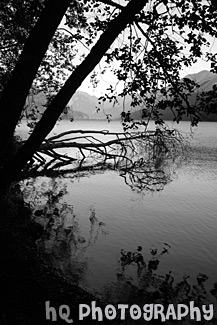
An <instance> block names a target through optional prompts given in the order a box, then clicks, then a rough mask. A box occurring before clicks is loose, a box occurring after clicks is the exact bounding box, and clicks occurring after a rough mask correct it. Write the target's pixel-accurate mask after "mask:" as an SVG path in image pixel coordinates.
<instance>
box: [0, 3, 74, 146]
mask: <svg viewBox="0 0 217 325" xmlns="http://www.w3.org/2000/svg"><path fill="white" fill-rule="evenodd" d="M70 2H71V0H48V1H47V3H46V6H45V8H44V10H43V11H42V14H41V16H40V18H39V19H38V21H37V23H36V24H35V26H34V27H33V29H32V31H31V33H30V36H29V38H28V39H27V41H26V43H25V45H24V48H23V51H22V53H21V55H20V57H19V60H18V62H17V64H16V67H15V68H14V70H13V73H12V76H11V78H10V80H9V82H8V84H7V85H6V87H5V90H4V91H3V93H2V96H1V100H0V107H1V114H0V147H1V149H2V148H3V147H4V145H5V143H6V142H7V140H8V139H11V137H12V136H13V133H14V130H15V128H16V125H17V122H18V121H19V118H20V115H21V113H22V110H23V107H24V105H25V102H26V98H27V96H28V93H29V90H30V88H31V85H32V82H33V80H34V78H35V75H36V73H37V71H38V68H39V66H40V64H41V61H42V59H43V57H44V55H45V53H46V51H47V48H48V46H49V44H50V41H51V39H52V37H53V35H54V33H55V31H56V29H57V27H58V25H59V24H60V22H61V20H62V18H63V15H64V13H65V12H66V10H67V8H68V6H69V4H70Z"/></svg>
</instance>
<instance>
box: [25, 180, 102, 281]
mask: <svg viewBox="0 0 217 325" xmlns="http://www.w3.org/2000/svg"><path fill="white" fill-rule="evenodd" d="M23 186H24V188H23V194H24V198H25V201H26V202H28V204H29V205H30V206H31V207H32V213H33V218H34V220H35V221H36V222H37V223H39V224H41V225H42V226H43V228H44V232H43V235H42V237H41V238H40V239H39V240H38V242H37V244H38V248H39V249H40V250H41V251H43V252H44V253H45V255H46V258H47V259H48V260H49V261H50V263H51V264H52V266H53V267H54V268H56V269H57V270H59V271H62V272H63V274H64V276H66V277H67V278H69V279H70V281H73V282H77V283H78V282H79V283H81V282H82V280H84V279H85V277H86V273H87V272H88V262H87V261H85V259H84V253H85V250H86V249H88V248H90V247H91V246H93V245H95V243H96V242H97V239H98V237H99V236H100V235H106V234H107V230H106V224H105V223H104V222H102V221H100V220H99V219H98V218H97V216H96V212H95V210H94V209H90V216H89V235H88V237H87V238H84V237H82V236H81V235H80V226H79V221H78V218H77V216H76V215H75V214H74V208H73V205H70V204H69V203H67V202H65V201H64V196H65V195H66V194H67V186H66V184H64V183H62V181H61V180H60V179H55V178H54V179H48V180H46V181H45V180H44V181H42V182H40V180H37V179H31V180H28V181H26V182H24V184H23Z"/></svg>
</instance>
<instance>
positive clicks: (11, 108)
mask: <svg viewBox="0 0 217 325" xmlns="http://www.w3.org/2000/svg"><path fill="white" fill-rule="evenodd" d="M102 3H103V7H102ZM78 4H79V3H78V2H77V1H75V0H74V1H72V2H71V1H69V0H68V1H67V0H64V1H60V0H55V1H54V0H48V1H47V2H46V4H45V7H44V9H43V10H42V11H41V14H40V17H39V19H38V21H37V23H36V24H35V26H34V28H33V29H32V31H31V33H30V35H29V37H28V39H27V40H26V42H25V46H24V48H23V51H22V54H21V55H20V58H19V60H18V62H17V64H16V67H15V68H14V70H13V73H12V75H11V77H10V79H9V82H8V83H7V86H5V88H4V91H3V92H2V95H1V101H0V105H1V108H2V113H1V117H0V118H1V119H0V140H1V147H4V146H5V143H7V141H8V140H9V139H10V138H11V137H12V135H13V132H14V129H15V127H16V124H17V123H18V121H19V118H20V116H21V113H22V110H23V107H24V105H25V100H26V97H27V95H28V92H29V90H30V88H31V85H32V83H33V80H34V78H35V76H36V73H37V71H38V69H39V67H40V64H41V62H42V60H43V57H44V55H45V53H46V51H47V49H48V46H49V43H50V42H51V40H52V37H53V35H54V33H55V30H56V29H57V27H58V25H59V23H60V21H61V19H62V17H63V15H64V14H65V13H66V10H67V8H71V9H72V8H76V9H77V8H78V7H79V5H78ZM145 6H146V7H145ZM144 7H145V9H143V8H144ZM111 8H114V10H113V11H112V10H111ZM77 11H78V10H77ZM94 11H95V17H94V19H90V20H89V23H87V21H85V22H84V25H85V28H86V31H87V33H88V36H89V38H88V39H87V38H86V37H85V36H84V35H82V36H81V39H80V40H82V41H83V40H85V41H86V44H88V45H90V46H92V48H91V49H90V52H89V54H88V55H87V56H86V57H85V59H84V60H83V61H82V63H81V64H79V65H78V66H77V67H76V68H74V71H73V72H72V74H71V76H70V77H69V78H68V80H67V81H66V82H65V84H64V86H63V87H62V88H61V89H60V90H59V91H58V93H57V95H56V96H55V97H54V98H53V99H52V100H51V102H50V104H49V105H48V107H47V109H46V111H45V112H44V114H43V116H42V118H41V120H40V121H39V122H38V123H37V125H36V126H35V129H34V131H33V132H32V134H31V136H30V137H29V139H28V140H27V141H26V142H25V143H24V144H23V145H22V146H21V148H20V149H19V150H18V152H17V153H16V155H15V156H14V157H13V158H12V159H11V160H9V161H7V164H2V168H1V176H2V177H3V179H4V180H5V183H7V182H10V181H12V180H13V179H15V178H16V176H17V175H18V174H19V172H20V171H21V170H22V169H23V168H24V166H25V164H26V163H27V162H28V161H29V160H30V159H31V157H32V156H33V154H34V153H35V152H36V151H37V150H38V149H39V147H40V145H41V144H42V142H43V140H44V139H45V137H46V136H47V134H48V133H49V132H50V130H51V129H52V128H53V126H54V125H55V122H56V120H57V118H58V117H59V115H60V114H61V112H62V111H63V110H64V108H65V107H66V105H67V103H68V101H69V99H70V98H71V96H72V95H73V94H74V92H75V91H76V90H77V88H78V87H79V86H80V84H81V83H82V81H83V80H84V79H85V78H86V77H87V76H88V74H89V73H90V72H91V71H92V70H93V69H94V68H95V66H96V65H97V64H98V63H99V62H100V60H101V58H102V57H103V56H104V55H105V58H106V63H107V65H108V66H110V67H111V64H112V62H116V65H115V68H114V69H113V71H114V73H115V74H116V76H117V78H118V80H119V81H120V82H122V83H123V87H122V91H121V93H120V95H121V96H122V97H125V96H126V95H130V96H131V98H132V102H131V106H132V107H133V106H135V105H141V106H142V107H143V108H144V116H145V117H146V118H147V119H148V120H149V119H150V118H154V119H155V120H156V123H158V124H162V123H163V121H162V119H161V110H164V109H165V108H166V107H170V109H171V110H172V111H173V112H174V120H177V121H179V120H180V119H181V118H182V115H183V114H184V113H186V112H187V114H189V115H190V116H191V117H192V123H197V122H198V120H199V119H200V112H198V111H197V109H196V107H193V106H191V105H190V104H189V102H188V97H189V94H190V93H191V92H192V91H193V90H194V89H195V87H196V84H195V83H194V82H192V81H191V80H189V79H183V80H182V79H180V73H179V70H180V68H181V67H182V65H183V64H184V65H186V66H189V65H191V64H192V63H193V62H195V60H196V58H199V57H201V56H202V54H203V53H202V46H204V45H207V44H208V41H207V40H206V38H205V37H204V35H203V34H204V33H208V34H209V35H211V36H215V35H216V34H217V31H216V24H215V23H214V21H215V20H216V16H217V11H216V9H215V8H214V6H213V5H211V4H210V3H209V2H208V1H207V2H206V3H205V4H204V3H202V2H201V1H199V0H198V1H191V0H189V1H187V2H186V1H185V2H184V1H178V0H173V1H168V0H166V1H155V2H153V3H149V2H148V0H147V1H138V0H137V1H134V0H131V1H130V2H129V3H128V4H127V5H126V6H123V5H120V4H117V3H115V2H113V1H110V0H103V1H100V2H95V1H90V2H87V1H82V6H81V8H80V12H82V13H84V12H86V17H88V15H89V17H90V14H91V13H93V12H94ZM71 14H72V10H71ZM100 14H101V16H100ZM48 16H49V24H48V21H47V17H48ZM81 16H82V14H81ZM84 16H85V15H84ZM99 16H100V18H101V19H100V18H99ZM68 17H69V16H68ZM82 17H83V16H82ZM66 19H68V18H67V16H66ZM210 19H211V23H210ZM69 26H71V27H73V23H72V22H71V25H70V24H69ZM126 27H127V29H126ZM125 29H126V31H125V34H126V37H125V38H123V41H122V42H118V41H115V40H116V39H117V36H118V35H119V34H120V33H121V32H122V31H123V30H125ZM98 34H101V36H100V37H99V40H98V41H97V42H96V43H95V44H94V45H93V44H92V42H93V40H92V41H90V36H91V39H93V37H96V36H98ZM41 35H43V37H41ZM174 35H178V36H177V37H174ZM181 42H182V43H183V44H184V45H183V44H181ZM184 47H185V48H186V50H188V53H187V54H186V53H185V52H183V48H184ZM209 59H210V57H209ZM211 59H212V61H213V63H212V67H213V69H215V67H216V61H215V56H212V57H211ZM116 95H117V93H116V92H115V89H113V88H112V87H111V88H110V91H108V92H107V93H106V94H105V96H104V97H102V98H101V100H103V101H104V100H106V99H108V100H110V101H113V100H116ZM122 118H123V121H124V123H125V126H126V125H127V124H128V123H129V122H131V119H130V114H128V113H126V112H123V114H122ZM143 124H144V125H146V124H147V123H146V122H143Z"/></svg>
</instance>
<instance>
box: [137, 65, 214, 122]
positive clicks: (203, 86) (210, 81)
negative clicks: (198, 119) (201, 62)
mask: <svg viewBox="0 0 217 325" xmlns="http://www.w3.org/2000/svg"><path fill="white" fill-rule="evenodd" d="M185 78H189V79H191V80H193V81H195V82H196V83H197V84H199V85H200V87H199V88H197V89H196V90H195V92H194V93H193V94H192V95H191V96H190V97H189V103H190V104H191V105H196V104H197V95H198V94H200V93H201V92H202V91H205V92H206V91H210V90H212V88H213V86H214V85H215V84H217V74H215V73H212V72H209V71H207V70H202V71H200V72H198V73H195V74H189V75H187V76H186V77H185ZM216 105H217V103H216ZM131 116H132V118H133V119H135V120H138V119H141V117H142V110H141V109H138V110H137V111H136V112H135V113H133V114H132V115H131ZM162 118H163V119H164V120H172V119H173V118H174V115H173V113H172V112H171V110H170V109H169V108H168V109H165V110H164V111H162ZM182 120H183V121H189V120H190V118H189V117H188V116H186V115H183V119H182ZM204 120H206V121H212V122H217V115H216V114H209V116H205V118H204Z"/></svg>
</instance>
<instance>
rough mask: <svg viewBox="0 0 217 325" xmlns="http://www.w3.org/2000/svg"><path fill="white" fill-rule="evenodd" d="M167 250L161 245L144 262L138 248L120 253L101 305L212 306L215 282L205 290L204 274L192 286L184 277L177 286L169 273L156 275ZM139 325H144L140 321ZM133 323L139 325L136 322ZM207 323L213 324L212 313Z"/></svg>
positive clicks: (216, 320)
mask: <svg viewBox="0 0 217 325" xmlns="http://www.w3.org/2000/svg"><path fill="white" fill-rule="evenodd" d="M170 248H171V247H170V245H168V244H167V243H164V247H163V249H162V250H161V251H160V252H159V251H158V249H151V250H150V254H151V258H150V259H148V260H147V261H145V258H144V256H143V255H142V247H141V246H138V248H137V249H136V250H135V251H124V250H123V249H122V250H121V251H120V255H119V261H118V268H117V273H116V279H117V280H116V282H114V283H110V284H109V285H108V286H105V287H104V292H103V296H102V298H103V299H105V301H112V302H113V303H114V304H116V303H123V302H124V303H125V304H129V305H132V304H137V305H139V306H141V308H142V306H143V305H144V304H162V305H164V306H165V308H166V307H167V306H168V305H169V304H173V305H174V306H176V305H177V304H186V305H189V302H190V301H193V302H194V305H195V306H198V307H200V308H201V306H202V305H209V304H214V306H215V303H216V299H217V282H216V283H214V285H213V289H212V290H208V289H207V288H206V281H207V280H208V276H207V275H206V274H202V273H198V275H197V277H196V283H195V284H192V283H191V281H190V276H188V275H184V276H183V279H182V280H181V281H179V282H177V281H176V279H175V277H174V276H173V274H172V271H169V272H168V273H166V274H165V275H162V274H159V272H157V270H158V268H159V266H160V259H161V257H162V256H163V255H164V254H168V253H169V250H170ZM132 269H134V271H135V269H136V276H135V272H134V273H133V272H132ZM135 277H136V278H137V279H135ZM136 280H137V281H136ZM214 312H215V308H214ZM141 322H143V323H144V320H141ZM137 323H139V324H140V321H137ZM175 323H176V322H175ZM178 323H179V324H195V320H190V319H189V318H187V317H186V319H185V320H183V321H179V322H178ZM208 323H209V324H217V315H216V313H214V317H213V319H212V320H211V321H209V322H208ZM166 324H174V321H167V322H166ZM200 324H207V321H205V320H201V321H200Z"/></svg>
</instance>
